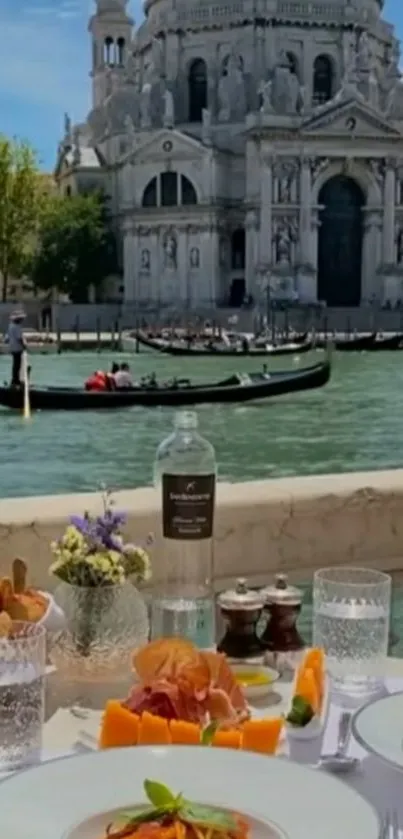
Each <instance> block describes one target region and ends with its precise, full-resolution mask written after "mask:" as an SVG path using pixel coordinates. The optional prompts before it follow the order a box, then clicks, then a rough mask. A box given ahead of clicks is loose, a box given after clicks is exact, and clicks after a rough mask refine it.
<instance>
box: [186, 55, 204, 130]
mask: <svg viewBox="0 0 403 839" xmlns="http://www.w3.org/2000/svg"><path fill="white" fill-rule="evenodd" d="M188 96H189V122H201V121H202V112H203V109H204V108H207V67H206V62H205V61H203V59H202V58H196V59H195V60H194V61H192V63H191V65H190V68H189V76H188Z"/></svg>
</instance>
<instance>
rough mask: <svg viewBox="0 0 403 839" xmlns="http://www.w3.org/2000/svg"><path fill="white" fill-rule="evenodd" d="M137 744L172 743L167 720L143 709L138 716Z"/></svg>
mask: <svg viewBox="0 0 403 839" xmlns="http://www.w3.org/2000/svg"><path fill="white" fill-rule="evenodd" d="M137 742H138V745H139V746H165V745H167V744H170V743H172V740H171V735H170V731H169V724H168V720H166V719H164V717H157V716H156V715H155V714H149V713H148V711H144V712H143V713H142V715H141V717H140V727H139V737H138V741H137Z"/></svg>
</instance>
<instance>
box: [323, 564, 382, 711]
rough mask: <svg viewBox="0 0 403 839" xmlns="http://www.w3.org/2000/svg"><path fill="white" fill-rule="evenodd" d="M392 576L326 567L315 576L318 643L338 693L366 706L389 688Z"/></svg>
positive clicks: (363, 569) (357, 569) (359, 569)
mask: <svg viewBox="0 0 403 839" xmlns="http://www.w3.org/2000/svg"><path fill="white" fill-rule="evenodd" d="M391 588H392V581H391V577H390V576H389V574H383V573H382V572H381V571H373V570H371V569H369V568H348V567H342V568H341V567H339V568H322V569H320V570H319V571H316V572H315V574H314V583H313V643H314V646H315V647H316V646H318V647H323V649H324V650H325V653H326V656H327V667H328V672H329V675H330V677H331V679H332V688H333V690H334V691H335V692H336V693H337V694H339V695H341V697H343V696H344V697H350V698H351V699H353V700H354V699H356V700H358V701H365V700H366V699H367V698H370V697H371V696H372V695H373V694H375V693H377V692H378V691H379V690H380V689H382V686H383V677H384V675H385V666H386V657H387V650H388V637H389V622H390V598H391Z"/></svg>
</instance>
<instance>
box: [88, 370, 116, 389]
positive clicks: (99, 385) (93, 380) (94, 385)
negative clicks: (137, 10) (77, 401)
mask: <svg viewBox="0 0 403 839" xmlns="http://www.w3.org/2000/svg"><path fill="white" fill-rule="evenodd" d="M85 389H86V390H97V391H104V390H110V387H109V378H108V374H107V373H104V372H103V371H102V370H97V372H96V373H93V374H92V376H89V378H88V379H87V381H86V383H85Z"/></svg>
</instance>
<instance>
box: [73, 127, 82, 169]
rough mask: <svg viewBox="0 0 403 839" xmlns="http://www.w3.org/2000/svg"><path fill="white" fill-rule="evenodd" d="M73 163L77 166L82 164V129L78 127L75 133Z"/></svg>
mask: <svg viewBox="0 0 403 839" xmlns="http://www.w3.org/2000/svg"><path fill="white" fill-rule="evenodd" d="M73 163H74V165H75V166H79V165H80V163H81V149H80V129H79V127H78V125H76V127H75V128H74V131H73Z"/></svg>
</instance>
